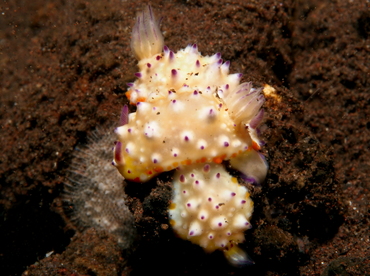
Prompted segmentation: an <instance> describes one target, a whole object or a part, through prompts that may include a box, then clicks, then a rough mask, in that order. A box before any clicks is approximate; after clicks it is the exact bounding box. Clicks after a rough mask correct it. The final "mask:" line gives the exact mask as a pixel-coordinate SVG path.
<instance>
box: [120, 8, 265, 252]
mask: <svg viewBox="0 0 370 276" xmlns="http://www.w3.org/2000/svg"><path fill="white" fill-rule="evenodd" d="M131 47H132V50H133V52H134V54H135V56H136V58H137V59H138V60H139V63H138V67H139V72H138V73H136V74H135V76H136V77H137V80H136V81H135V82H134V83H130V84H128V85H129V89H128V91H127V93H126V95H127V97H128V99H129V100H130V103H131V104H132V105H136V107H137V109H136V112H134V113H130V114H129V111H128V107H127V106H125V107H124V108H123V110H122V114H121V126H120V127H118V128H117V129H116V131H115V132H116V134H117V137H118V141H117V142H116V145H115V147H114V158H113V164H114V165H115V166H116V167H117V168H118V170H119V172H120V173H121V174H122V175H123V176H124V178H125V179H126V180H131V181H136V182H146V181H148V180H150V179H151V178H153V177H155V176H156V175H158V174H159V173H161V172H164V171H171V170H175V174H174V181H173V185H174V195H173V202H172V203H171V205H170V207H169V214H170V218H171V221H170V223H171V225H172V227H173V229H174V231H175V232H176V233H177V234H178V235H179V236H180V237H182V238H184V239H189V240H190V241H192V242H193V243H196V244H199V245H200V246H202V247H203V248H204V249H205V250H206V251H208V252H212V251H214V250H216V249H220V250H224V251H225V252H226V253H225V254H226V256H228V254H229V255H230V252H233V253H232V254H231V255H232V256H231V258H234V257H235V254H236V253H235V252H236V251H235V250H232V251H230V249H231V248H235V245H236V244H238V243H240V242H242V241H243V240H244V234H243V232H244V230H246V229H248V228H250V226H251V225H250V218H251V214H252V212H253V202H252V200H251V199H250V197H249V192H248V190H247V189H246V188H245V187H244V186H242V185H240V184H239V183H238V181H237V179H236V178H233V177H231V176H230V175H229V173H228V172H227V171H226V169H225V167H224V164H223V163H224V162H228V163H229V164H230V166H231V167H232V168H234V169H236V170H238V171H240V172H241V174H242V176H243V179H245V180H247V181H249V182H252V183H261V182H262V181H263V180H264V178H265V176H266V173H267V168H268V166H267V163H266V161H265V158H264V157H263V155H262V154H261V153H260V152H259V150H260V147H261V146H262V145H263V143H262V142H261V141H260V140H259V137H258V129H257V127H258V125H259V124H260V122H261V121H262V119H263V114H264V111H263V109H261V106H262V105H263V103H264V101H265V98H264V96H263V94H262V92H261V91H262V89H260V88H253V87H252V84H251V83H250V82H246V83H240V80H241V77H242V75H241V74H229V67H230V62H229V61H226V62H224V61H223V60H222V59H221V54H219V53H216V54H214V55H212V56H202V55H201V54H200V52H199V51H198V47H197V45H195V44H194V45H189V46H187V47H186V48H185V49H182V50H180V51H178V52H176V53H175V52H173V51H172V50H170V49H169V48H168V47H167V46H164V39H163V36H162V34H161V32H160V30H159V22H158V21H157V20H156V18H155V16H154V14H153V12H152V9H151V7H150V6H148V7H147V8H146V9H145V10H144V11H143V12H142V13H140V14H139V15H138V17H137V21H136V24H135V26H134V28H133V32H132V41H131ZM227 252H228V253H227Z"/></svg>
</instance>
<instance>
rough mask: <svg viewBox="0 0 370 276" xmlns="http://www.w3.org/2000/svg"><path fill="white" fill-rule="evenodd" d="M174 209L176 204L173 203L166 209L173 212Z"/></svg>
mask: <svg viewBox="0 0 370 276" xmlns="http://www.w3.org/2000/svg"><path fill="white" fill-rule="evenodd" d="M175 208H176V203H173V202H172V203H171V204H170V206H169V207H168V209H170V210H174V209H175Z"/></svg>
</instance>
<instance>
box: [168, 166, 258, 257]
mask: <svg viewBox="0 0 370 276" xmlns="http://www.w3.org/2000/svg"><path fill="white" fill-rule="evenodd" d="M173 184H174V198H173V203H172V204H171V205H170V207H169V209H170V210H169V215H170V224H171V226H172V228H173V229H174V230H175V231H176V233H177V234H178V235H179V236H180V237H181V238H183V239H188V240H190V241H191V242H193V243H196V244H199V245H200V246H201V247H203V248H204V249H205V250H206V251H207V252H212V251H214V250H216V249H229V248H232V247H233V246H234V245H236V244H237V243H240V242H243V241H244V240H245V239H244V231H245V230H247V229H249V228H251V224H250V222H249V220H250V218H251V216H252V212H253V201H252V200H251V199H250V195H249V192H248V190H247V188H245V187H244V186H241V185H239V183H238V181H237V179H236V178H235V177H231V176H230V175H229V173H227V172H226V170H225V168H224V167H223V166H222V165H219V164H214V163H209V164H208V163H207V164H203V168H202V169H199V166H197V165H190V166H184V167H181V168H179V169H178V170H176V172H175V175H174V182H173Z"/></svg>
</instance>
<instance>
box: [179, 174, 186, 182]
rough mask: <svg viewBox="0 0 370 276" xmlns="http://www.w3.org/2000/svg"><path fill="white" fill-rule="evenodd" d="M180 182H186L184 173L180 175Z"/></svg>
mask: <svg viewBox="0 0 370 276" xmlns="http://www.w3.org/2000/svg"><path fill="white" fill-rule="evenodd" d="M180 182H185V176H184V175H183V174H182V175H180Z"/></svg>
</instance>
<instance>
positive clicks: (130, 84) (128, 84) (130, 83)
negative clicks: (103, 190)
mask: <svg viewBox="0 0 370 276" xmlns="http://www.w3.org/2000/svg"><path fill="white" fill-rule="evenodd" d="M126 85H127V86H128V87H133V86H134V84H133V83H132V82H128V83H126Z"/></svg>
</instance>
